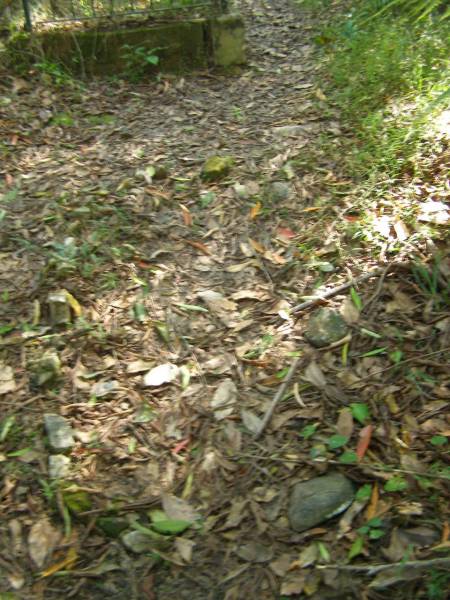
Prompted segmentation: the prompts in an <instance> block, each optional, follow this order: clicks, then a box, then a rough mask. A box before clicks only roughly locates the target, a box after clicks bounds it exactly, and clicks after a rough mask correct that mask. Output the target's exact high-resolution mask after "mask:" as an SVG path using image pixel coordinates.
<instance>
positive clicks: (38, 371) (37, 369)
mask: <svg viewBox="0 0 450 600" xmlns="http://www.w3.org/2000/svg"><path fill="white" fill-rule="evenodd" d="M32 370H33V376H34V377H33V379H34V382H35V384H36V385H39V386H41V385H45V384H46V383H49V382H50V381H54V380H55V379H57V378H58V377H59V375H60V374H61V361H60V360H59V356H58V354H57V353H56V352H53V351H49V352H45V353H44V354H43V356H42V357H41V358H39V359H38V360H37V361H36V362H35V363H33V365H32Z"/></svg>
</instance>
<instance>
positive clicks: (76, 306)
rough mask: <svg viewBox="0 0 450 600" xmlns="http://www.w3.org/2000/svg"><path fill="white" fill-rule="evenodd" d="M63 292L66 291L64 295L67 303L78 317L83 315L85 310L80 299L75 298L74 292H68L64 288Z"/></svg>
mask: <svg viewBox="0 0 450 600" xmlns="http://www.w3.org/2000/svg"><path fill="white" fill-rule="evenodd" d="M63 292H64V295H65V296H66V300H67V304H68V305H69V306H70V308H71V309H72V310H73V314H74V315H75V316H76V317H81V314H82V312H83V311H82V309H81V305H80V303H79V302H78V300H77V299H76V298H74V297H73V296H72V294H71V293H70V292H68V291H67V290H63Z"/></svg>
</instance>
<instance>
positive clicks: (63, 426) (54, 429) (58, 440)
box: [44, 413, 75, 452]
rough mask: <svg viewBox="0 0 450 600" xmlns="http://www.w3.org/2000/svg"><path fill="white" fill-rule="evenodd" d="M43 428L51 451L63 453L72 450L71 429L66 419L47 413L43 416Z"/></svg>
mask: <svg viewBox="0 0 450 600" xmlns="http://www.w3.org/2000/svg"><path fill="white" fill-rule="evenodd" d="M44 426H45V431H46V433H47V436H48V443H49V444H50V447H51V449H52V450H54V451H56V452H65V451H66V450H70V449H71V448H72V446H73V445H74V443H75V440H74V438H73V430H72V427H71V426H70V424H69V422H68V421H67V419H65V418H64V417H61V416H60V415H54V414H50V413H47V414H45V415H44Z"/></svg>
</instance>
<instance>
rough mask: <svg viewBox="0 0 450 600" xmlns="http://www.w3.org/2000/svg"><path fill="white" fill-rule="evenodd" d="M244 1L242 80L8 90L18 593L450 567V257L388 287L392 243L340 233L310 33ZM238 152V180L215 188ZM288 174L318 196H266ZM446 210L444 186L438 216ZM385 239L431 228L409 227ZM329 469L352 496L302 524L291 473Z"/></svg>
mask: <svg viewBox="0 0 450 600" xmlns="http://www.w3.org/2000/svg"><path fill="white" fill-rule="evenodd" d="M242 10H243V12H244V13H245V15H246V16H247V17H248V41H249V52H250V57H249V58H250V60H249V66H248V67H245V68H243V69H242V70H240V71H239V72H238V73H237V74H235V75H231V76H225V75H221V74H212V73H203V74H197V75H192V76H191V77H187V78H185V79H183V85H182V87H180V86H179V84H180V81H181V80H179V79H178V78H176V77H172V76H167V77H166V78H164V77H163V79H162V81H161V82H159V83H158V82H154V81H152V82H150V83H142V84H139V85H138V86H131V85H129V84H125V83H121V84H120V85H119V86H118V87H117V88H112V87H111V86H109V85H108V84H107V83H106V82H102V81H98V82H92V83H89V84H87V85H86V86H84V87H83V88H80V89H72V90H70V89H58V88H48V86H46V85H45V84H43V83H42V82H40V81H39V79H36V80H34V81H32V82H31V81H30V82H29V81H26V80H25V79H20V78H11V77H9V76H8V77H6V78H5V79H4V80H2V83H1V84H0V86H1V94H2V98H4V99H6V101H4V102H2V104H1V111H2V121H1V122H0V128H1V132H2V134H3V135H2V138H4V140H5V143H4V145H2V147H1V150H0V151H1V152H2V175H3V178H2V179H3V180H2V187H1V194H2V196H1V210H2V212H1V215H2V219H1V226H2V230H1V233H0V235H1V241H2V250H1V258H2V260H1V261H0V262H1V264H0V281H1V305H0V311H1V312H0V314H1V316H2V320H1V322H0V327H1V332H0V351H1V353H2V355H1V357H0V359H1V363H0V407H1V409H0V414H1V415H2V416H1V421H0V444H1V446H0V469H1V471H2V476H3V479H2V484H1V489H0V507H1V510H2V514H3V515H4V518H3V520H2V524H1V525H0V530H1V532H0V533H1V536H2V539H5V540H8V541H9V546H8V547H7V546H6V545H5V546H4V548H3V549H2V550H1V551H0V559H1V564H2V570H3V571H4V574H5V577H4V580H3V581H5V582H7V583H6V584H5V585H6V586H9V587H7V588H6V589H7V591H11V593H14V594H16V595H17V596H14V597H18V598H21V597H36V598H38V597H44V596H45V598H48V599H49V600H52V598H54V599H55V600H57V599H59V598H61V597H69V594H71V596H72V597H76V598H80V599H83V598H86V599H88V598H89V599H95V598H102V597H104V595H105V593H108V594H109V595H110V596H111V597H112V598H124V597H130V598H132V597H133V598H140V597H161V598H166V597H167V598H170V597H174V595H175V594H176V595H177V596H179V597H180V598H198V599H199V600H205V599H206V598H209V597H212V596H211V595H210V592H211V593H215V594H216V596H215V597H221V598H222V597H223V598H227V599H228V600H231V598H237V599H239V598H243V597H249V598H256V597H257V598H263V599H264V598H267V599H272V598H278V597H279V596H280V595H284V596H286V597H296V596H297V595H299V594H302V595H303V596H305V595H306V597H312V598H321V597H324V596H325V595H327V594H331V593H332V590H333V589H334V590H336V589H338V590H339V593H341V592H342V593H343V591H344V590H349V591H348V593H350V590H351V589H352V586H353V588H354V586H355V578H357V580H358V582H359V585H360V587H361V589H362V590H363V592H364V594H365V595H366V597H368V598H379V597H380V596H379V595H378V596H377V595H372V594H375V593H377V592H374V590H383V589H385V588H387V587H390V586H395V585H397V586H398V587H397V592H396V593H398V597H399V598H401V597H402V596H401V594H402V593H403V592H404V594H405V596H404V597H405V598H406V597H411V594H414V593H417V592H418V590H420V587H417V586H420V584H418V582H417V580H416V579H415V578H414V577H413V572H414V570H415V571H416V572H419V573H420V574H423V570H424V569H426V566H427V565H428V564H429V565H430V568H432V569H433V568H435V569H437V568H438V567H439V568H442V565H444V567H445V564H444V562H442V563H439V562H436V561H439V560H441V561H442V560H443V559H442V553H443V552H445V551H447V552H448V545H449V527H448V518H449V517H448V512H447V509H446V504H445V501H444V498H445V494H446V493H448V488H446V485H447V486H448V478H449V467H448V458H447V453H448V443H449V442H448V440H449V434H450V423H449V420H448V406H449V399H450V392H449V385H450V380H449V378H448V366H447V365H448V357H449V346H450V343H449V342H450V338H449V331H450V326H449V323H450V317H449V314H448V284H447V283H446V281H448V273H449V265H448V260H447V259H446V258H444V259H442V260H440V262H437V261H435V260H433V259H430V258H429V256H428V254H427V253H426V250H425V249H424V248H422V247H420V246H419V247H417V249H416V252H415V254H416V255H417V257H419V258H420V259H421V262H420V264H419V265H418V264H417V263H416V262H414V261H412V260H411V259H410V256H411V246H409V245H408V246H406V245H405V247H404V248H405V249H404V251H403V252H400V253H399V255H396V256H395V258H392V260H391V261H390V262H384V263H383V262H382V264H381V265H380V266H381V267H382V268H381V270H378V271H377V272H376V275H375V276H373V277H371V276H368V275H367V274H368V272H369V271H372V270H373V269H374V267H375V266H376V265H375V261H374V258H373V253H371V252H370V249H368V248H365V249H364V248H363V247H361V245H358V247H355V246H352V244H351V243H349V242H348V240H347V241H346V240H345V239H344V238H343V237H342V236H341V234H340V230H339V227H338V225H339V220H342V212H341V211H343V212H345V210H346V207H345V201H342V202H341V201H340V200H339V197H336V196H334V195H333V185H334V184H335V183H336V182H337V183H340V181H339V178H340V177H341V179H342V182H344V183H345V184H346V185H347V183H348V181H346V180H345V177H344V175H342V176H341V175H340V174H339V167H338V166H337V165H332V164H329V163H328V162H327V160H326V157H323V156H322V157H320V160H321V161H322V167H323V168H322V171H314V170H311V169H310V168H307V167H305V164H304V162H303V159H304V157H305V153H306V152H307V150H306V149H307V147H310V142H311V140H312V138H316V137H317V136H318V135H321V134H327V135H330V134H331V135H336V131H337V130H336V120H337V119H338V115H334V114H333V110H332V108H331V107H329V112H330V116H329V117H327V116H324V111H323V104H322V103H326V102H327V98H326V97H325V96H324V94H323V92H321V90H320V87H318V86H317V85H316V83H315V81H314V73H315V71H316V70H317V61H318V60H319V58H318V57H317V56H316V54H315V50H314V46H313V43H312V40H311V39H310V37H309V31H310V29H309V28H310V25H309V24H307V22H302V21H301V20H300V19H299V15H298V13H297V12H295V10H294V9H292V7H290V6H289V5H288V4H287V3H285V2H281V3H279V4H278V5H277V7H276V10H275V8H271V7H267V6H265V5H264V6H263V5H261V6H259V5H258V4H254V3H243V5H242ZM267 40H270V46H271V47H270V48H267ZM287 47H288V48H289V54H286V52H285V50H286V48H287ZM294 67H295V68H294ZM180 85H181V84H180ZM232 105H234V106H236V107H238V108H239V111H235V113H234V114H233V113H232V112H230V106H232ZM43 107H44V108H43ZM44 109H45V112H44ZM238 114H239V115H240V116H239V118H237V115H238ZM95 115H109V116H110V117H111V118H109V119H97V120H96V121H95V124H94V121H93V120H92V119H93V116H95ZM75 122H76V124H77V127H74V126H73V125H72V123H75ZM212 123H216V125H215V126H213V125H212ZM218 148H220V153H223V154H226V155H230V156H232V157H233V158H234V165H233V167H232V169H231V171H230V173H229V174H228V175H227V179H225V180H223V181H220V182H211V183H208V182H204V181H200V179H199V174H200V172H201V167H202V164H203V163H204V161H205V160H206V159H207V158H208V156H210V155H212V154H215V153H217V152H218V150H217V149H218ZM159 165H164V167H165V168H166V169H167V173H168V175H167V177H165V178H163V179H158V178H156V177H155V174H156V172H157V167H158V166H159ZM323 171H325V172H326V173H327V175H326V176H324V173H323ZM285 180H288V182H289V185H292V186H293V187H292V189H293V190H295V194H288V195H287V196H286V197H285V198H283V199H280V200H277V202H276V203H273V202H272V203H271V201H270V200H269V199H268V198H267V197H266V196H265V195H264V193H263V190H265V189H266V187H267V184H268V183H270V182H276V181H285ZM340 202H341V204H340ZM180 207H181V208H180ZM446 211H447V212H448V207H447V205H446V204H445V203H443V202H435V201H433V200H430V201H426V202H422V203H421V205H420V213H419V220H421V221H422V222H426V223H431V224H435V225H436V226H439V225H441V224H443V223H445V222H446V219H447V217H448V215H447V213H446ZM337 215H341V216H338V217H337ZM447 220H448V219H447ZM376 228H378V233H379V234H380V236H381V237H383V238H384V239H385V240H387V242H389V241H390V240H392V239H394V238H395V240H394V241H395V243H398V242H400V243H401V242H405V243H406V242H408V243H409V244H410V243H412V242H411V234H412V231H411V225H409V224H408V225H406V224H405V223H403V222H402V221H401V220H400V219H394V218H385V219H384V220H383V219H382V218H381V216H379V215H378V216H376V215H374V229H376ZM323 257H325V259H326V260H324V258H323ZM317 296H320V297H321V298H322V299H321V300H317ZM52 299H53V300H52ZM321 303H322V304H323V303H326V304H327V305H328V306H329V307H330V308H333V309H335V310H337V311H339V312H340V314H341V315H342V317H343V318H344V320H345V322H346V324H347V325H348V326H349V327H350V329H351V335H349V336H348V337H347V338H344V340H342V341H340V342H339V344H336V345H334V344H333V343H332V344H329V345H328V346H324V347H323V348H320V349H318V348H313V347H312V346H311V345H310V344H308V343H307V341H306V338H305V336H304V332H305V328H306V323H307V317H308V313H310V312H311V311H313V310H315V308H316V306H317V305H320V304H321ZM46 353H50V354H51V355H52V356H53V357H54V361H53V363H52V364H57V363H58V364H59V365H60V368H58V369H56V370H54V371H52V373H50V374H51V377H50V378H49V377H48V375H49V372H48V361H47V363H46V364H47V370H45V369H44V371H41V372H36V368H38V367H36V365H39V364H41V367H42V362H40V359H42V357H43V356H48V354H46ZM299 357H301V361H300V360H299V361H298V366H297V368H296V372H295V373H294V374H293V376H292V379H291V380H290V381H289V382H288V385H287V386H286V389H284V390H282V391H283V393H282V395H281V397H280V399H279V401H278V402H277V405H276V407H275V408H274V411H273V414H271V415H270V419H269V420H268V421H267V423H266V425H265V427H266V428H265V430H264V432H263V435H262V436H261V437H260V438H259V439H258V440H256V439H255V437H256V436H258V435H259V433H260V432H261V426H262V423H263V420H264V417H265V415H267V414H268V413H267V411H268V410H269V408H270V406H271V403H272V401H273V398H274V396H275V393H276V392H277V390H278V391H279V390H280V389H281V386H282V385H283V382H285V381H286V378H287V373H288V371H289V368H290V366H291V365H292V362H293V360H296V359H298V358H299ZM32 365H34V366H32ZM44 413H56V414H60V415H61V416H63V417H64V418H65V419H66V420H67V422H68V423H70V426H71V427H72V428H73V431H74V437H75V444H74V446H73V447H72V449H71V450H70V452H69V453H68V456H69V457H70V471H69V475H68V476H67V480H66V479H65V480H64V481H54V480H51V479H50V478H49V474H48V466H49V458H50V450H49V448H48V445H47V440H46V438H45V433H44V429H43V414H44ZM332 470H338V471H339V472H341V473H343V474H345V475H346V476H347V477H348V478H350V479H351V480H352V482H353V484H354V486H355V489H356V490H357V493H356V499H355V500H354V502H353V503H352V505H351V506H350V507H349V508H348V509H347V511H346V512H345V513H344V515H343V516H340V517H337V518H335V519H332V520H331V521H327V522H325V523H323V524H322V525H320V526H319V527H315V528H313V529H310V530H308V531H306V532H303V533H301V534H297V533H295V532H293V531H291V530H290V529H289V527H288V524H287V520H286V502H287V498H288V496H289V493H290V489H291V487H292V485H293V484H294V483H297V482H298V481H305V480H308V479H311V478H314V477H316V476H318V475H321V474H325V473H326V472H328V471H332ZM155 511H157V512H155ZM105 519H109V522H108V521H105ZM161 559H163V561H164V563H163V564H162V562H161ZM405 561H406V562H405ZM427 561H428V562H427ZM380 563H381V564H383V563H386V565H385V567H380ZM409 563H410V564H409ZM391 564H392V565H393V566H392V567H390V565H391ZM399 564H404V565H405V566H404V568H402V569H400V568H399ZM377 565H378V566H377ZM267 566H268V567H269V569H267ZM371 567H373V569H374V570H373V571H371V570H370V569H371ZM388 567H390V568H389V569H388ZM421 567H423V568H421ZM447 567H448V563H447ZM352 568H354V569H355V570H354V571H351V569H352ZM358 568H359V570H358ZM349 572H350V573H351V579H352V581H350V580H349V577H348V574H349ZM436 573H438V574H442V571H439V570H437V571H436ZM444 574H445V571H444ZM41 575H42V577H41ZM56 575H58V576H57V577H56ZM2 585H4V584H3V583H2ZM143 594H146V595H143ZM155 594H156V596H155ZM408 594H409V596H408ZM152 595H153V596H152ZM417 597H419V596H417Z"/></svg>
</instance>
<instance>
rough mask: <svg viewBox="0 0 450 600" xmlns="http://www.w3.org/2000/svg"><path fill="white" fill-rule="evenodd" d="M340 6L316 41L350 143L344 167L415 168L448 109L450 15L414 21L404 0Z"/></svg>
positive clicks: (394, 173) (320, 4)
mask: <svg viewBox="0 0 450 600" xmlns="http://www.w3.org/2000/svg"><path fill="white" fill-rule="evenodd" d="M307 4H308V5H309V6H310V7H312V6H315V7H316V9H319V10H320V9H323V8H327V9H329V8H330V5H331V3H330V2H328V1H327V0H316V1H315V2H313V1H312V0H307ZM341 4H342V6H341V7H339V8H342V10H339V11H338V13H337V15H336V17H335V19H334V22H333V23H332V24H331V25H330V24H329V22H328V23H327V25H326V26H325V27H324V28H323V29H322V31H321V32H320V33H319V35H318V36H317V37H316V42H317V43H318V44H319V45H320V46H321V47H322V48H323V50H324V55H325V57H326V60H327V82H326V85H325V89H326V93H327V97H328V99H329V100H330V102H331V103H332V104H333V105H334V106H336V107H337V108H338V109H339V112H340V115H341V120H342V123H343V125H344V126H345V127H346V128H347V130H348V131H349V132H351V133H352V134H353V136H354V138H355V141H356V144H354V145H353V146H352V149H351V151H350V152H349V153H348V154H347V158H346V161H347V166H348V168H349V169H350V171H351V174H352V175H356V176H359V177H362V178H367V177H369V179H377V178H379V177H380V175H381V174H382V176H383V178H386V177H388V178H389V179H391V180H392V179H395V178H398V177H400V176H401V175H403V174H405V173H415V172H417V171H418V170H420V155H421V151H422V146H423V145H424V144H426V145H427V147H428V148H429V146H430V143H431V144H432V143H434V140H435V139H436V138H435V137H434V136H433V135H432V130H433V124H434V122H435V120H436V119H437V117H438V116H439V115H440V114H441V113H442V112H443V110H444V109H445V108H448V101H449V97H450V92H449V89H450V71H449V60H448V57H449V56H450V20H447V19H443V18H442V15H441V13H440V12H439V11H438V12H436V13H433V14H431V15H429V14H427V15H424V16H423V18H420V19H417V18H415V19H412V18H411V15H410V12H409V11H408V10H406V9H405V10H402V3H396V5H395V6H393V7H392V10H394V8H395V9H396V10H395V12H392V11H390V12H388V11H387V10H383V8H387V7H389V6H390V3H389V2H383V0H354V1H353V2H342V3H341ZM303 5H305V3H304V4H303ZM333 5H334V6H336V3H333ZM327 21H329V18H328V19H327ZM430 134H431V135H430Z"/></svg>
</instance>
